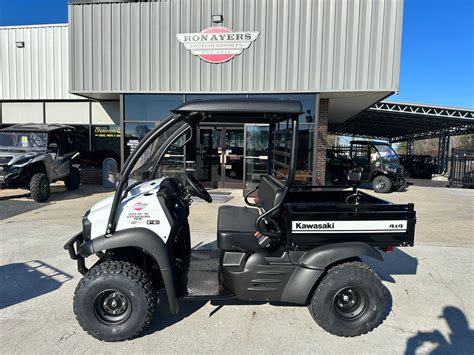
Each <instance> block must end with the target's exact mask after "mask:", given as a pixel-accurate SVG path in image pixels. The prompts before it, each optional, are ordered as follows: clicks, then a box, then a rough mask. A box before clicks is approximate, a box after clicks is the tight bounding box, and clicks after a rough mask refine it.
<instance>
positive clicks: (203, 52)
mask: <svg viewBox="0 0 474 355" xmlns="http://www.w3.org/2000/svg"><path fill="white" fill-rule="evenodd" d="M259 33H260V32H232V31H231V30H229V29H228V28H226V27H209V28H206V29H205V30H203V31H202V32H200V33H178V34H177V35H176V37H177V38H178V41H180V42H181V43H182V44H184V48H186V49H188V50H190V51H191V53H192V54H194V55H196V56H198V57H199V58H201V59H202V60H205V61H206V62H208V63H224V62H227V61H228V60H231V59H232V58H234V57H235V56H236V55H238V54H240V53H242V51H243V50H244V49H247V48H248V47H250V45H251V44H252V42H253V41H255V40H256V39H257V37H258V35H259Z"/></svg>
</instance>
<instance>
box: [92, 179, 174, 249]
mask: <svg viewBox="0 0 474 355" xmlns="http://www.w3.org/2000/svg"><path fill="white" fill-rule="evenodd" d="M162 180H163V179H156V180H151V181H147V182H144V183H142V184H140V185H137V186H135V187H134V188H133V189H132V190H131V191H130V192H129V193H128V195H127V197H126V198H125V199H123V201H122V202H121V203H120V206H119V208H118V211H117V221H118V222H117V228H116V230H117V231H120V230H124V229H129V228H136V227H141V228H146V229H149V230H151V231H153V232H155V233H156V234H157V235H158V236H159V237H160V238H161V239H163V241H164V242H165V243H166V241H167V240H168V238H169V234H170V232H171V224H170V221H169V220H168V218H167V217H166V214H165V211H164V210H163V207H162V206H161V204H160V202H159V201H158V198H157V196H156V194H157V192H158V191H159V190H160V183H161V181H162ZM113 200H114V196H109V197H106V198H104V199H103V200H100V201H98V202H97V203H96V204H95V205H94V206H92V208H91V209H90V212H89V215H88V216H87V219H88V220H89V221H90V222H91V227H92V228H91V238H96V237H99V236H102V235H104V234H105V232H106V229H107V222H108V219H109V215H110V209H111V206H112V202H113Z"/></svg>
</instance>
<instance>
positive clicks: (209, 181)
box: [196, 128, 222, 188]
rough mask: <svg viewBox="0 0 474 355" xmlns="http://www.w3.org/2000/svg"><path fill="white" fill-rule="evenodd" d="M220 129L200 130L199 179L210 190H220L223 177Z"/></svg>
mask: <svg viewBox="0 0 474 355" xmlns="http://www.w3.org/2000/svg"><path fill="white" fill-rule="evenodd" d="M221 134H222V131H221V130H220V129H214V128H200V129H199V137H198V150H197V155H198V156H197V164H196V173H197V178H198V179H199V180H200V181H201V183H202V184H203V185H204V186H205V187H208V188H218V187H219V186H218V185H219V180H220V178H219V177H220V176H221V164H220V160H221V151H222V149H221V145H220V141H221Z"/></svg>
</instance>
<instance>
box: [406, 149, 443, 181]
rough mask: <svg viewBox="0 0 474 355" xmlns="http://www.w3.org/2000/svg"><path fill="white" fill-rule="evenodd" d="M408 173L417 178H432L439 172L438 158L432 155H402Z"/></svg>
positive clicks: (409, 175)
mask: <svg viewBox="0 0 474 355" xmlns="http://www.w3.org/2000/svg"><path fill="white" fill-rule="evenodd" d="M399 160H400V164H401V165H403V168H404V169H405V171H406V175H407V176H408V177H411V178H415V179H431V177H432V176H433V174H437V173H438V159H437V158H435V157H432V156H430V155H400V156H399Z"/></svg>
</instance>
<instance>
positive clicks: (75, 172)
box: [64, 167, 81, 190]
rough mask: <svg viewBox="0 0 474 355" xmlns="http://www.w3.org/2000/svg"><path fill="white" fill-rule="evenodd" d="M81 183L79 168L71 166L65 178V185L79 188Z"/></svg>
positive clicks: (69, 187) (68, 187) (69, 188)
mask: <svg viewBox="0 0 474 355" xmlns="http://www.w3.org/2000/svg"><path fill="white" fill-rule="evenodd" d="M80 184H81V173H80V172H79V169H78V168H75V167H71V171H70V173H69V176H68V177H67V178H66V179H65V180H64V185H65V186H66V189H68V190H77V189H78V188H79V185H80Z"/></svg>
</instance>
